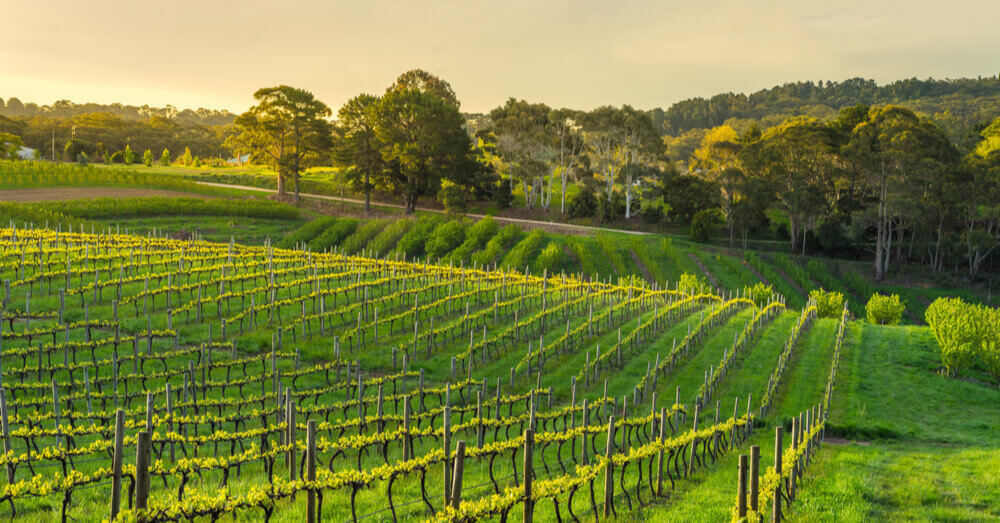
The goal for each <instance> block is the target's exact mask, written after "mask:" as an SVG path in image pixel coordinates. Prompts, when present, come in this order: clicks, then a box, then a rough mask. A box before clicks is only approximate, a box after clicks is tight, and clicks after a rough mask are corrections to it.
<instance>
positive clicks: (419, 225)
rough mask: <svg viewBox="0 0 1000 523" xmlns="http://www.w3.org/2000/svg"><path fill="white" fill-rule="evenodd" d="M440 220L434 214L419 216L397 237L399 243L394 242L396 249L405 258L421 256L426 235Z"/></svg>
mask: <svg viewBox="0 0 1000 523" xmlns="http://www.w3.org/2000/svg"><path fill="white" fill-rule="evenodd" d="M441 221H442V218H441V217H440V216H436V215H427V216H423V217H421V218H420V219H419V220H417V222H416V223H414V224H413V227H410V230H408V231H406V234H404V235H403V237H402V238H400V239H399V243H397V244H396V250H397V251H399V252H401V253H403V254H404V255H405V256H406V258H407V259H412V258H414V257H416V256H421V255H422V254H423V253H424V244H425V243H426V242H427V238H428V236H430V234H431V232H432V231H434V228H435V227H437V226H438V224H439V223H441Z"/></svg>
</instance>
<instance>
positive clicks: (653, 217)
mask: <svg viewBox="0 0 1000 523" xmlns="http://www.w3.org/2000/svg"><path fill="white" fill-rule="evenodd" d="M640 212H641V213H642V220H643V221H644V222H646V223H649V224H653V225H655V224H657V223H660V222H662V221H663V207H661V206H660V204H658V203H653V202H647V203H646V204H645V205H643V206H642V211H640Z"/></svg>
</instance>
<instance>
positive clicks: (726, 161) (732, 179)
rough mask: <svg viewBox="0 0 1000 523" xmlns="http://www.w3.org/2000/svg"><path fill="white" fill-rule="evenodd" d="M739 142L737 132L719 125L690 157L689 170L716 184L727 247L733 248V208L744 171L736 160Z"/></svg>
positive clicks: (703, 139)
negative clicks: (724, 225) (719, 196)
mask: <svg viewBox="0 0 1000 523" xmlns="http://www.w3.org/2000/svg"><path fill="white" fill-rule="evenodd" d="M739 152H740V140H739V137H738V135H737V134H736V130H735V129H733V128H732V127H730V126H728V125H721V126H719V127H715V128H713V129H712V130H710V131H709V132H708V133H707V134H705V136H704V137H703V138H702V140H701V145H700V146H699V147H698V148H697V149H695V151H694V153H693V154H692V155H691V162H690V165H691V170H692V171H694V172H695V173H696V174H697V175H699V176H702V177H704V178H705V179H707V180H711V181H713V182H715V184H716V186H717V187H718V188H719V190H720V194H721V198H720V202H721V203H722V206H721V209H722V216H723V218H724V219H725V222H726V230H727V231H728V232H729V246H730V247H732V246H733V238H734V235H735V226H736V220H735V217H734V209H735V208H736V203H737V202H738V201H739V200H740V198H741V197H742V194H741V191H740V189H741V188H742V187H743V185H744V176H743V171H742V170H741V165H740V161H739Z"/></svg>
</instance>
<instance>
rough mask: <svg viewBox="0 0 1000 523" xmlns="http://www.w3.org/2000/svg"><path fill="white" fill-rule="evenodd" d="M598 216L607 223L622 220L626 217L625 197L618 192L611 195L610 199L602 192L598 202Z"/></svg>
mask: <svg viewBox="0 0 1000 523" xmlns="http://www.w3.org/2000/svg"><path fill="white" fill-rule="evenodd" d="M597 214H599V215H600V217H601V219H603V220H605V221H610V220H617V219H618V218H621V217H622V216H624V215H625V196H623V195H622V193H620V192H617V191H616V192H613V193H611V198H610V199H609V198H608V196H607V194H606V193H604V192H602V193H601V197H600V198H598V200H597Z"/></svg>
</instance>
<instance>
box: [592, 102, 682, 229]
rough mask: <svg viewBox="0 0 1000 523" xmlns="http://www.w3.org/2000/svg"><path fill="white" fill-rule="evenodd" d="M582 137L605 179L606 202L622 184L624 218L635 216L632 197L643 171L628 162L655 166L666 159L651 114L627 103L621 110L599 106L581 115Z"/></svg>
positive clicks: (593, 162)
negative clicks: (627, 167) (637, 109)
mask: <svg viewBox="0 0 1000 523" xmlns="http://www.w3.org/2000/svg"><path fill="white" fill-rule="evenodd" d="M582 120H583V122H582V131H583V139H584V142H585V143H586V144H587V147H588V154H589V155H590V157H591V166H593V167H594V168H595V170H596V173H597V174H598V176H599V177H600V178H601V179H602V181H603V182H604V193H605V199H606V200H607V201H611V200H612V195H613V193H614V192H615V189H616V187H617V186H618V185H619V184H621V185H622V186H623V188H624V191H623V192H624V196H625V219H629V218H630V217H631V216H632V200H633V199H634V196H635V193H636V185H637V184H638V183H639V182H640V180H638V179H636V178H635V177H634V176H635V174H636V173H638V172H642V171H641V170H636V169H626V166H629V165H656V164H657V163H658V162H661V161H662V160H664V158H663V156H664V153H665V149H664V145H663V141H662V140H661V139H660V136H659V132H658V131H657V130H656V128H655V127H654V126H653V121H652V120H651V119H650V118H649V115H648V114H646V113H645V112H642V111H636V110H635V109H633V108H631V107H629V106H627V105H625V106H622V107H621V108H620V109H619V108H615V107H610V106H605V107H600V108H598V109H595V110H593V111H591V112H590V113H587V114H586V115H585V116H584V117H583V118H582Z"/></svg>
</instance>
